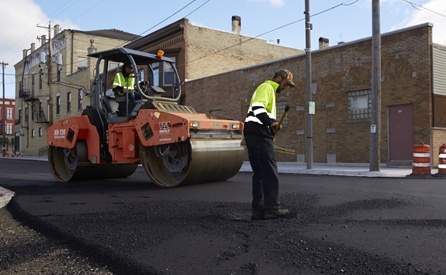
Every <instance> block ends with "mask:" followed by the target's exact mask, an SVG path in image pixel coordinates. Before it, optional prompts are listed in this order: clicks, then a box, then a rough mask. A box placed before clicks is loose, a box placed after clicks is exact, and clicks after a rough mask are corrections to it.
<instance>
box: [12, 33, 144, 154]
mask: <svg viewBox="0 0 446 275" xmlns="http://www.w3.org/2000/svg"><path fill="white" fill-rule="evenodd" d="M137 38H139V36H137V35H134V34H130V33H126V32H123V31H118V30H115V29H111V30H96V31H79V30H71V29H67V30H63V31H60V30H59V26H58V25H56V26H54V35H53V38H52V39H51V44H52V48H51V60H52V62H51V69H50V64H49V62H48V61H49V57H48V53H49V51H48V50H49V49H48V44H49V43H48V42H49V39H47V37H46V36H45V35H42V36H41V37H40V43H41V45H40V47H39V48H36V46H35V43H32V44H31V48H30V49H26V50H23V59H22V60H21V61H19V62H18V63H17V64H16V65H15V70H16V112H17V113H16V116H17V124H16V127H15V133H16V136H17V137H19V140H18V145H19V146H18V148H19V149H18V150H20V151H21V153H23V154H24V155H46V154H47V149H48V144H47V140H46V129H47V128H48V127H49V126H50V125H51V124H52V123H53V122H56V121H59V120H61V119H62V118H64V117H67V116H76V115H80V114H81V113H82V111H83V109H84V108H85V107H86V106H87V105H89V104H90V97H89V94H90V85H91V79H93V73H95V72H94V69H95V68H94V65H95V64H96V60H95V59H92V58H89V57H87V54H88V53H89V52H92V51H93V52H94V51H103V50H108V49H110V48H114V47H122V46H123V45H124V44H126V43H128V42H129V41H132V40H135V39H137ZM24 64H25V66H24ZM116 66H118V65H117V64H116ZM50 72H51V73H50ZM49 75H51V79H52V81H51V82H50V81H49V80H50V77H49ZM50 89H51V91H52V92H51V95H52V97H51V98H50V96H49V95H50ZM50 101H52V102H50ZM50 106H52V110H51V108H50ZM51 114H52V115H51Z"/></svg>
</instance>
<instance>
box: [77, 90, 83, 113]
mask: <svg viewBox="0 0 446 275" xmlns="http://www.w3.org/2000/svg"><path fill="white" fill-rule="evenodd" d="M77 98H78V100H77V109H78V110H82V89H79V90H77Z"/></svg>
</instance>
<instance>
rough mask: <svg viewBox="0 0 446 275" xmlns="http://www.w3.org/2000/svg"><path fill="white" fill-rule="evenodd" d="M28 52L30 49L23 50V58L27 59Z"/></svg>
mask: <svg viewBox="0 0 446 275" xmlns="http://www.w3.org/2000/svg"><path fill="white" fill-rule="evenodd" d="M27 52H28V49H24V50H23V58H25V57H26V53H27Z"/></svg>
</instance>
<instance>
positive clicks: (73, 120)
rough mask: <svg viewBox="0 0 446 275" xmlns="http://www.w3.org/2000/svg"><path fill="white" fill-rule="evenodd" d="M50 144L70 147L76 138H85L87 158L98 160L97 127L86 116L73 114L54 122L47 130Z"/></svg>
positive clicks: (73, 144) (92, 160) (93, 161)
mask: <svg viewBox="0 0 446 275" xmlns="http://www.w3.org/2000/svg"><path fill="white" fill-rule="evenodd" d="M47 140H48V144H49V145H50V146H56V147H61V148H68V149H72V148H73V147H74V146H75V145H76V142H77V141H78V140H85V141H86V142H87V146H88V159H89V160H90V161H91V162H92V163H99V162H100V139H99V134H98V132H97V129H96V127H95V126H94V125H92V124H91V123H90V121H89V120H88V117H87V116H73V117H67V118H65V119H62V120H60V121H58V122H56V123H54V124H53V125H52V126H51V127H50V128H49V129H48V131H47Z"/></svg>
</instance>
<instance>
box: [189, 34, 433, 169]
mask: <svg viewBox="0 0 446 275" xmlns="http://www.w3.org/2000/svg"><path fill="white" fill-rule="evenodd" d="M431 37H432V28H431V26H428V25H423V26H420V27H417V28H411V29H407V30H403V31H400V32H395V33H391V34H388V35H385V36H383V37H382V53H381V55H382V64H381V65H382V79H383V81H382V83H381V102H382V103H381V106H382V111H381V162H383V163H385V162H387V158H388V144H387V143H388V137H387V107H388V106H393V105H400V104H412V105H413V108H414V118H415V121H414V141H415V143H418V142H425V143H426V142H429V141H430V138H431V132H430V129H431V128H430V127H431V125H432V106H431V102H432V98H431V97H432V87H431V83H432V81H431V78H432V76H431V45H432V38H431ZM371 48H372V47H371V39H363V40H359V41H356V42H351V43H345V44H341V45H338V46H334V47H331V48H328V49H324V50H318V51H314V52H313V53H312V78H313V83H316V84H317V92H316V93H315V94H314V95H313V101H315V103H316V114H315V115H314V116H313V132H314V133H313V134H314V139H313V144H314V154H313V159H314V162H316V163H325V162H327V154H335V155H336V162H341V163H342V162H352V163H355V162H358V163H367V162H369V155H370V120H366V121H363V122H357V121H355V122H353V121H349V120H348V117H347V111H348V98H347V93H348V92H350V91H357V90H366V89H371V66H372V59H371V56H372V54H371ZM280 68H288V69H290V70H291V71H292V72H293V73H294V74H295V76H296V80H295V83H296V84H297V88H296V89H293V90H291V89H290V90H287V91H285V92H284V93H282V94H279V95H278V97H277V100H278V101H286V102H288V103H289V104H290V107H291V110H290V111H289V113H288V123H289V126H288V127H287V128H285V129H283V130H282V131H281V132H280V134H279V135H278V136H277V138H276V141H275V142H276V144H277V145H279V146H282V147H286V148H291V149H294V150H296V153H297V154H305V135H304V134H302V132H303V131H304V130H305V116H304V111H302V109H303V107H304V106H305V105H306V92H305V85H306V81H305V68H306V67H305V55H300V56H296V57H292V58H288V59H284V60H278V61H276V62H270V63H266V64H262V65H259V66H253V67H249V68H244V69H240V70H235V71H231V72H228V73H223V74H219V75H216V76H211V77H206V78H202V79H198V80H194V81H190V82H189V83H187V84H186V85H187V90H188V97H187V104H188V105H191V106H193V107H195V108H196V109H197V110H198V111H200V112H209V111H212V110H215V109H221V110H222V113H223V114H224V115H227V116H229V117H232V118H235V119H240V120H244V117H245V113H246V110H247V106H248V102H249V99H250V97H251V94H252V92H253V91H254V89H255V88H256V86H257V85H259V84H260V83H261V82H263V81H264V80H266V79H270V78H271V77H272V75H273V73H274V71H276V70H278V69H280ZM327 129H330V130H333V129H334V133H327ZM282 155H283V154H280V155H279V156H278V159H279V160H281V161H284V160H287V161H288V160H289V159H290V157H289V156H286V157H285V156H282ZM296 158H297V156H295V157H294V160H296Z"/></svg>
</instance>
